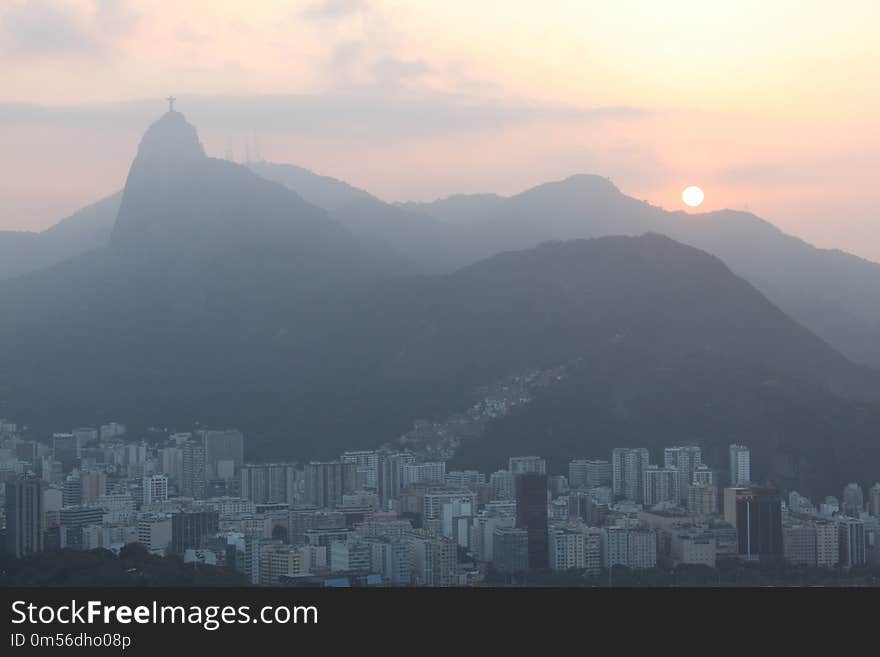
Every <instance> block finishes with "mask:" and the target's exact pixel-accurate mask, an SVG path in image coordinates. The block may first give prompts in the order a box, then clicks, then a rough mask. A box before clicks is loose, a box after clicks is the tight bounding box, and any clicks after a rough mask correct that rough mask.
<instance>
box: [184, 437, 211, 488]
mask: <svg viewBox="0 0 880 657" xmlns="http://www.w3.org/2000/svg"><path fill="white" fill-rule="evenodd" d="M206 463H207V461H206V457H205V446H204V445H203V444H202V443H199V442H195V441H190V442H188V443H186V445H184V446H183V478H182V480H181V482H180V492H181V493H182V494H183V496H184V497H192V498H193V499H196V500H203V499H205V496H206V494H207V488H208V476H207V470H206Z"/></svg>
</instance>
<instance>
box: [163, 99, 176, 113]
mask: <svg viewBox="0 0 880 657" xmlns="http://www.w3.org/2000/svg"><path fill="white" fill-rule="evenodd" d="M165 100H167V101H168V111H169V112H173V111H174V101H175V100H177V99H176V98H175V97H174V96H168V98H166V99H165Z"/></svg>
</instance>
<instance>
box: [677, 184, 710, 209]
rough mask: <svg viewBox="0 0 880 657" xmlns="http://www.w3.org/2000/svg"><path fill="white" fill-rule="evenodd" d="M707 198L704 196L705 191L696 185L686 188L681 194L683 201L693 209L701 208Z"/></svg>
mask: <svg viewBox="0 0 880 657" xmlns="http://www.w3.org/2000/svg"><path fill="white" fill-rule="evenodd" d="M705 197H706V195H705V194H703V190H702V189H700V188H699V187H697V186H696V185H691V186H690V187H685V188H684V191H683V192H682V193H681V200H682V201H684V204H685V205H688V206H690V207H692V208H696V207H699V206H700V204H701V203H702V202H703V199H704V198H705Z"/></svg>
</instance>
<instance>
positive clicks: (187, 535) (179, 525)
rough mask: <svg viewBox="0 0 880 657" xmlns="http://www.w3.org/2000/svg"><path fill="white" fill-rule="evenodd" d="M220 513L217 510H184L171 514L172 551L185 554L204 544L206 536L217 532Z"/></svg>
mask: <svg viewBox="0 0 880 657" xmlns="http://www.w3.org/2000/svg"><path fill="white" fill-rule="evenodd" d="M219 523H220V514H219V513H217V512H216V511H182V512H180V513H174V514H172V515H171V551H172V552H173V553H174V554H183V553H184V552H185V551H186V550H188V549H190V548H201V547H203V546H204V541H205V537H206V536H210V535H211V534H216V533H217V529H218V527H219Z"/></svg>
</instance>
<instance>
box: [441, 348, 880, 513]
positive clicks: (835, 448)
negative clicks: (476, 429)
mask: <svg viewBox="0 0 880 657" xmlns="http://www.w3.org/2000/svg"><path fill="white" fill-rule="evenodd" d="M878 435H880V406H878V405H877V404H865V403H863V402H858V401H853V400H851V399H847V398H845V397H839V396H836V395H829V394H827V391H825V390H822V389H821V388H818V387H816V386H814V385H810V384H807V383H805V382H803V381H802V380H798V379H795V378H792V377H789V376H785V375H782V374H780V373H779V372H775V371H772V370H771V369H769V368H766V367H762V366H761V365H760V364H755V363H746V362H743V361H739V360H732V359H727V358H723V357H720V356H718V355H715V354H710V353H706V352H703V353H691V354H684V355H679V356H677V357H673V358H668V359H663V360H660V359H657V358H654V357H651V356H650V355H646V354H645V353H643V352H641V351H638V350H630V349H628V348H626V347H623V346H619V347H616V348H612V349H608V350H607V351H606V352H605V353H602V354H600V355H598V356H596V357H594V358H591V359H589V360H587V361H584V362H582V363H578V364H577V365H575V366H573V367H572V368H570V371H569V372H568V374H567V376H565V377H564V378H563V379H562V380H560V381H557V382H554V383H552V384H551V385H548V386H545V387H540V388H538V389H537V391H536V392H535V394H534V397H533V399H532V401H530V402H529V403H528V404H526V405H524V406H521V407H518V408H517V409H515V410H514V411H513V412H511V413H510V414H509V415H507V416H504V417H501V418H498V419H496V420H494V421H493V422H492V423H491V424H490V425H489V427H488V429H487V430H486V431H485V433H484V434H483V436H481V438H480V439H478V440H471V441H466V442H464V443H463V444H462V447H461V449H460V450H459V451H458V453H457V454H456V456H455V458H454V460H453V461H452V462H451V463H449V464H448V465H447V467H448V468H449V469H467V468H478V469H480V470H482V471H484V472H494V471H495V470H498V469H499V468H505V467H506V464H507V457H508V456H510V455H511V454H540V455H542V456H544V457H545V458H546V459H547V461H548V469H552V470H553V471H554V472H565V470H566V467H567V464H568V462H569V461H570V460H572V459H575V458H585V457H586V458H599V459H607V458H609V455H610V454H611V450H612V449H614V448H615V447H647V448H648V449H649V451H650V452H651V459H652V462H654V463H662V462H663V448H664V447H668V446H669V445H691V444H697V445H700V447H701V448H702V452H703V460H704V462H706V463H710V464H713V465H716V466H719V465H722V464H725V463H727V460H728V453H727V449H728V445H730V444H731V443H739V444H747V445H748V446H749V448H750V450H751V454H752V474H753V477H754V478H755V479H756V480H757V481H761V482H763V481H770V482H772V483H774V484H775V485H777V486H781V487H783V488H784V489H787V490H797V491H800V492H801V493H803V494H807V495H810V496H813V497H820V498H821V497H822V496H824V495H829V494H836V492H837V491H839V490H840V489H841V488H842V487H843V486H844V485H845V484H847V483H849V482H851V481H857V482H861V484H862V485H863V486H870V485H871V483H872V482H874V481H875V480H876V478H877V463H878V462H880V444H878V443H877V439H876V437H877V436H878ZM721 476H722V477H723V476H724V475H723V474H722V475H721ZM722 481H723V479H722Z"/></svg>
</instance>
